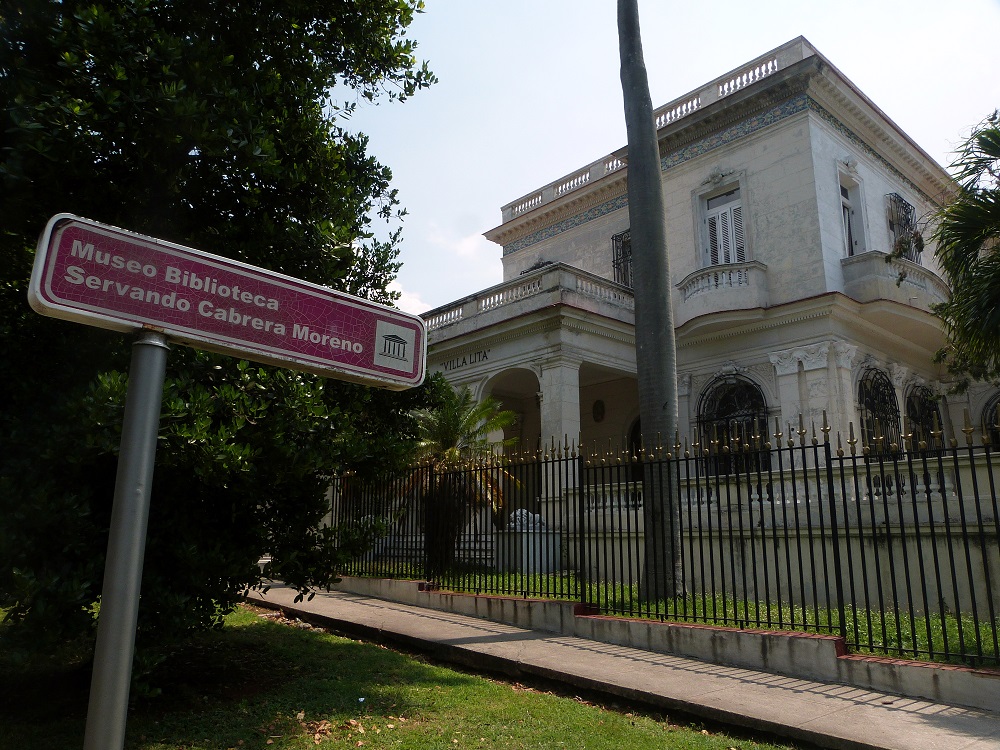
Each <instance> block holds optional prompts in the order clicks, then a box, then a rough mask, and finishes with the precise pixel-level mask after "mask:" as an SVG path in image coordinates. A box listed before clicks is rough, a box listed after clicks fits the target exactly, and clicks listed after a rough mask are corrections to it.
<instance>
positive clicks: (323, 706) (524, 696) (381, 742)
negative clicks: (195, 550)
mask: <svg viewBox="0 0 1000 750" xmlns="http://www.w3.org/2000/svg"><path fill="white" fill-rule="evenodd" d="M0 669H2V670H3V673H4V678H3V679H2V680H0V748H3V749H4V750H6V749H7V748H22V747H30V748H33V750H57V749H58V750H64V749H66V748H77V747H80V746H81V745H82V742H83V733H84V726H85V716H86V700H87V692H88V689H89V678H90V670H89V668H88V667H84V666H80V665H76V666H73V665H68V666H67V665H51V666H49V667H47V668H45V669H40V668H37V667H36V668H35V669H33V670H31V671H30V672H24V671H22V672H18V671H16V670H14V669H13V668H11V667H10V666H9V665H5V664H4V663H3V662H2V657H0ZM153 680H154V682H155V683H156V684H158V685H159V686H160V687H162V689H163V693H162V695H161V696H160V697H159V698H156V699H149V700H140V701H138V702H137V704H136V705H135V706H134V707H133V709H132V711H130V715H129V724H128V738H127V740H126V744H125V746H126V748H129V750H167V749H168V748H169V749H171V750H173V749H175V748H185V749H188V750H229V749H230V748H232V749H234V750H254V749H256V748H260V749H261V750H270V749H272V748H273V749H279V748H307V747H308V748H315V747H330V748H346V747H355V748H356V747H364V748H368V749H369V750H370V749H373V748H377V749H381V748H402V749H404V750H406V749H409V748H414V749H415V748H445V747H448V748H462V747H475V748H504V749H505V750H508V749H513V750H516V749H517V748H593V749H600V748H615V749H616V750H617V748H621V747H628V748H630V750H642V749H643V748H658V749H661V750H662V749H663V748H678V749H681V748H684V749H686V750H731V749H732V748H738V749H739V750H749V749H750V748H760V749H761V750H776V749H777V748H779V747H788V746H784V745H773V744H767V743H766V742H759V741H755V740H753V739H747V738H740V737H733V736H729V735H726V734H722V733H719V732H717V731H715V730H714V729H713V730H712V731H709V730H708V729H705V728H702V727H699V726H693V727H692V726H682V725H679V724H678V723H675V722H676V719H675V720H674V721H671V720H669V719H668V718H666V717H663V716H658V715H653V714H649V713H646V712H643V711H640V710H638V709H636V708H634V707H633V708H631V709H630V708H628V707H615V706H602V705H600V704H598V703H595V702H593V701H588V700H583V699H581V698H574V697H566V696H559V695H555V694H552V693H549V692H544V691H543V690H541V689H533V688H530V687H525V686H523V685H518V684H510V683H506V682H502V681H498V680H492V679H486V678H483V677H479V676H476V675H470V674H466V673H462V672H458V671H454V670H451V669H447V668H443V667H440V666H436V665H434V664H430V663H427V662H426V661H423V660H421V659H420V658H415V657H413V656H410V655H406V654H402V653H397V652H395V651H392V650H390V649H387V648H384V647H380V646H376V645H371V644H366V643H361V642H358V641H352V640H348V639H345V638H340V637H336V636H334V635H331V634H328V633H324V632H322V631H321V630H319V629H308V630H307V629H300V628H298V627H294V626H291V625H290V624H289V623H288V622H287V621H281V620H280V619H279V618H276V617H275V616H274V615H273V614H269V613H266V612H264V611H263V610H260V611H255V610H253V609H251V608H249V607H245V608H242V609H241V610H239V611H238V612H236V613H234V614H233V615H232V616H231V617H230V618H229V619H228V621H227V624H226V627H225V628H224V629H223V630H221V631H217V632H212V633H206V634H203V635H201V636H199V637H197V638H196V639H194V640H193V641H192V642H191V644H190V646H189V647H188V648H187V649H185V650H184V651H182V652H180V653H179V654H177V655H175V656H174V657H173V658H171V659H169V660H168V661H167V662H165V663H164V664H163V665H162V666H161V668H160V669H159V671H158V672H157V673H155V675H154V677H153Z"/></svg>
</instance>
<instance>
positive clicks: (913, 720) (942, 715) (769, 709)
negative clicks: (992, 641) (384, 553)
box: [253, 586, 1000, 750]
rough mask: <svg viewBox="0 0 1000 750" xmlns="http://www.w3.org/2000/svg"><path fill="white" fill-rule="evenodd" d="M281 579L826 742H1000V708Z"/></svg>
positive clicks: (558, 669) (429, 636)
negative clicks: (719, 661)
mask: <svg viewBox="0 0 1000 750" xmlns="http://www.w3.org/2000/svg"><path fill="white" fill-rule="evenodd" d="M294 597H295V592H294V591H292V590H291V589H288V588H285V587H281V586H275V587H274V588H272V589H271V590H270V591H269V592H268V594H267V595H266V596H259V595H257V594H254V596H253V598H255V599H257V600H259V601H261V602H262V603H265V604H270V605H271V606H280V607H281V608H283V609H285V610H286V611H288V612H290V613H294V614H296V615H298V616H299V617H301V618H302V619H307V620H309V621H310V622H312V623H313V624H323V625H325V626H327V627H330V628H332V629H334V630H337V631H340V632H345V633H351V634H354V635H356V636H360V637H364V638H368V639H371V640H378V641H384V642H395V643H398V644H402V645H405V646H408V647H411V648H414V649H417V650H420V651H423V652H429V653H430V654H431V655H433V656H435V657H436V658H440V659H442V660H447V661H450V662H454V663H459V664H462V665H464V666H467V667H472V668H478V669H483V670H490V671H500V672H503V673H507V674H510V675H531V676H537V677H542V678H545V679H548V680H554V681H557V682H561V683H564V684H566V685H572V686H575V687H579V688H583V689H586V690H591V691H595V692H598V693H603V694H605V695H608V696H619V697H622V698H626V699H629V700H634V701H639V702H642V703H646V704H649V705H653V706H657V707H659V708H663V709H667V710H669V709H673V710H675V711H676V710H680V711H683V712H685V713H687V714H690V715H693V716H697V717H700V718H703V719H706V720H710V721H713V722H719V723H723V724H728V725H731V726H738V727H744V728H749V729H754V730H763V731H766V732H769V733H773V734H775V735H779V736H781V737H786V738H788V739H790V740H793V741H794V740H801V741H805V742H808V743H813V744H815V745H818V746H820V747H825V748H851V749H852V750H853V749H854V748H879V749H892V750H937V749H938V748H940V750H986V749H987V748H992V749H995V750H1000V715H996V714H992V713H984V712H982V711H976V710H972V709H966V708H959V707H955V706H946V705H941V704H936V703H930V702H928V701H923V700H915V699H912V698H900V697H898V696H893V695H889V694H886V693H877V692H873V691H870V690H860V689H856V688H852V687H848V686H845V685H832V684H826V683H820V682H809V681H807V680H799V679H794V678H790V677H783V676H780V675H775V674H770V673H767V672H755V671H752V670H748V669H737V668H733V667H723V666H718V665H715V664H709V663H706V662H702V661H698V660H695V659H685V658H680V657H676V656H668V655H665V654H656V653H651V652H648V651H641V650H638V649H633V648H625V647H622V646H614V645H610V644H605V643H598V642H595V641H588V640H584V639H582V638H572V637H567V636H562V635H554V634H551V633H543V632H539V631H532V630H522V629H520V628H515V627H511V626H509V625H501V624H498V623H494V622H490V621H487V620H480V619H476V618H472V617H465V616H463V615H455V614H451V613H447V612H438V611H435V610H429V609H421V608H419V607H411V606H407V605H404V604H395V603H392V602H386V601H382V600H380V599H373V598H369V597H364V596H358V595H355V594H347V593H341V592H334V593H330V594H317V595H316V596H315V598H314V599H313V600H312V601H310V602H300V603H298V604H294V603H293V600H294Z"/></svg>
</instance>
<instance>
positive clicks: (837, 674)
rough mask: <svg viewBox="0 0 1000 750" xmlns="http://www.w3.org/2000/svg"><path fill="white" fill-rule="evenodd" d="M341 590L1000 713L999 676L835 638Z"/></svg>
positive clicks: (483, 599) (529, 602) (446, 595)
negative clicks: (864, 650)
mask: <svg viewBox="0 0 1000 750" xmlns="http://www.w3.org/2000/svg"><path fill="white" fill-rule="evenodd" d="M336 588H337V589H338V590H340V591H347V592H350V593H354V594H361V595H363V596H371V597H374V598H377V599H385V600H387V601H393V602H400V603H402V604H410V605H413V606H418V607H424V608H426V609H434V610H438V611H443V612H453V613H455V614H462V615H468V616H471V617H479V618H482V619H484V620H490V621H493V622H501V623H504V624H507V625H513V626H515V627H521V628H526V629H530V630H540V631H544V632H550V633H559V634H561V635H568V636H576V637H579V638H587V639H590V640H594V641H599V642H602V643H612V644H615V645H619V646H628V647H632V648H638V649H643V650H646V651H654V652H657V653H663V654H673V655H675V656H686V657H691V658H694V659H700V660H702V661H706V662H710V663H713V664H720V665H725V666H732V667H742V668H744V669H756V670H760V671H764V672H773V673H775V674H781V675H785V676H788V677H795V678H799V679H808V680H816V681H818V682H831V683H841V684H845V685H851V686H854V687H858V688H862V689H869V690H878V691H880V692H886V693H894V694H896V695H901V696H906V697H911V698H924V699H927V700H933V701H936V702H939V703H949V704H953V705H958V706H968V707H970V708H979V709H983V710H986V711H993V712H997V713H1000V671H994V670H984V669H970V668H968V667H960V666H953V665H943V664H933V663H930V662H913V661H905V660H901V659H886V658H877V657H869V656H859V655H856V654H847V651H846V648H845V646H844V641H843V639H842V638H840V637H837V636H830V635H814V634H810V633H792V632H787V631H768V630H738V629H736V628H722V627H715V626H710V625H689V624H681V623H669V622H655V621H651V620H638V619H628V618H620V617H606V616H601V615H595V614H593V613H588V612H587V611H586V610H585V608H584V607H582V606H581V605H579V604H577V603H575V602H569V601H554V600H548V599H519V598H514V597H501V596H481V595H479V596H477V595H474V594H457V593H452V592H445V591H434V590H430V589H428V587H427V585H426V584H425V583H424V582H422V581H399V580H395V579H388V578H351V577H346V578H344V579H343V580H342V581H341V583H339V584H338V585H337V586H336Z"/></svg>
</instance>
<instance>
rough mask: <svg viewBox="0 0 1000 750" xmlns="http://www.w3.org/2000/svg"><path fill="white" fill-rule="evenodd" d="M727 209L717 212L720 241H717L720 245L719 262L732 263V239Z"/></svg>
mask: <svg viewBox="0 0 1000 750" xmlns="http://www.w3.org/2000/svg"><path fill="white" fill-rule="evenodd" d="M729 225H730V219H729V211H723V212H722V213H721V214H719V234H720V235H721V237H720V238H719V239H720V240H721V242H720V243H719V244H720V245H721V247H720V248H719V250H720V252H719V262H720V263H732V262H733V260H732V258H733V239H732V229H731V227H730V226H729Z"/></svg>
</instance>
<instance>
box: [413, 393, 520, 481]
mask: <svg viewBox="0 0 1000 750" xmlns="http://www.w3.org/2000/svg"><path fill="white" fill-rule="evenodd" d="M413 417H414V419H416V422H417V435H418V443H417V457H418V458H424V459H429V460H431V461H434V462H436V463H444V464H448V463H458V462H459V461H474V460H479V459H483V458H487V457H489V456H493V455H494V454H495V452H496V450H497V448H502V447H507V446H512V445H513V444H514V442H515V439H514V438H500V439H499V440H498V439H494V438H492V437H491V436H492V435H493V434H495V433H497V432H502V431H503V430H505V429H506V428H508V427H510V426H511V425H513V424H514V422H516V421H517V415H516V414H515V413H514V412H512V411H509V410H507V409H504V408H503V406H502V405H501V403H500V402H499V401H497V400H496V399H495V398H493V397H487V398H485V399H483V400H482V401H480V402H479V403H476V399H475V397H474V396H473V395H472V391H471V390H470V389H469V388H462V389H461V390H459V391H454V390H450V389H449V390H448V391H445V392H444V393H443V394H442V397H441V399H440V401H439V402H438V403H437V404H436V405H435V406H434V407H433V408H424V409H416V410H414V411H413Z"/></svg>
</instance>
